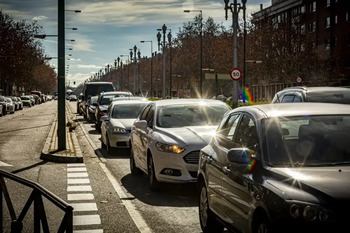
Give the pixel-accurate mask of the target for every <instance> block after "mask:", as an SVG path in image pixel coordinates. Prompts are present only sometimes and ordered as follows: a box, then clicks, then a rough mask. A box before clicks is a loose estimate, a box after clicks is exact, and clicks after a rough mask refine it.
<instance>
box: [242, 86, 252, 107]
mask: <svg viewBox="0 0 350 233" xmlns="http://www.w3.org/2000/svg"><path fill="white" fill-rule="evenodd" d="M242 99H243V103H246V104H252V103H253V95H252V93H251V92H250V89H249V87H247V86H245V87H243V90H242Z"/></svg>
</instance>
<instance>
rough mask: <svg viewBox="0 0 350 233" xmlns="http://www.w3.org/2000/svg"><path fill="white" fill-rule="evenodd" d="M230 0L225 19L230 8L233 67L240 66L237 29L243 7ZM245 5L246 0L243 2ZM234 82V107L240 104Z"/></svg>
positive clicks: (236, 85) (226, 1)
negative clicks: (239, 14)
mask: <svg viewBox="0 0 350 233" xmlns="http://www.w3.org/2000/svg"><path fill="white" fill-rule="evenodd" d="M229 1H230V0H224V2H225V19H226V20H227V11H228V10H230V11H231V13H232V30H233V68H238V67H237V66H238V62H237V30H238V13H239V11H240V10H241V9H243V7H242V6H241V5H240V4H238V3H237V0H233V3H231V4H229ZM243 3H244V7H245V3H246V1H244V2H243ZM232 82H233V92H232V107H233V108H235V107H237V106H238V84H237V81H232Z"/></svg>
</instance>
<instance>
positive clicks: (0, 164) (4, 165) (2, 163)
mask: <svg viewBox="0 0 350 233" xmlns="http://www.w3.org/2000/svg"><path fill="white" fill-rule="evenodd" d="M0 167H12V165H11V164H8V163H4V162H1V161H0Z"/></svg>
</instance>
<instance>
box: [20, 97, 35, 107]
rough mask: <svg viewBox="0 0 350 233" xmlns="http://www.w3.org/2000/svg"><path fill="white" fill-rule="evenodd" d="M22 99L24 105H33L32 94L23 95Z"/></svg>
mask: <svg viewBox="0 0 350 233" xmlns="http://www.w3.org/2000/svg"><path fill="white" fill-rule="evenodd" d="M21 100H22V102H23V106H28V107H32V106H33V101H32V100H31V98H30V96H27V95H24V96H21Z"/></svg>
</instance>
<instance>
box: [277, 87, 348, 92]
mask: <svg viewBox="0 0 350 233" xmlns="http://www.w3.org/2000/svg"><path fill="white" fill-rule="evenodd" d="M288 90H303V91H306V92H325V91H346V92H350V88H347V87H327V86H323V87H305V86H295V87H286V88H284V89H283V90H282V91H288Z"/></svg>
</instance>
